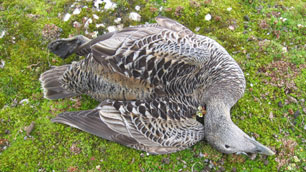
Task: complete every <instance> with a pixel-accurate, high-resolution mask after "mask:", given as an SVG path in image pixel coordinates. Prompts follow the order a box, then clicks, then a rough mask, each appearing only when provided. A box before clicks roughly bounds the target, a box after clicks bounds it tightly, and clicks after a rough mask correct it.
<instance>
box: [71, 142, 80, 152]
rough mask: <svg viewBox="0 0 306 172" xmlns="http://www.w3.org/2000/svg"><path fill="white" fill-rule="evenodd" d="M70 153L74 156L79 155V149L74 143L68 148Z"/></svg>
mask: <svg viewBox="0 0 306 172" xmlns="http://www.w3.org/2000/svg"><path fill="white" fill-rule="evenodd" d="M70 151H71V152H72V153H74V154H79V153H81V149H80V148H79V147H77V144H76V143H73V144H72V145H71V147H70Z"/></svg>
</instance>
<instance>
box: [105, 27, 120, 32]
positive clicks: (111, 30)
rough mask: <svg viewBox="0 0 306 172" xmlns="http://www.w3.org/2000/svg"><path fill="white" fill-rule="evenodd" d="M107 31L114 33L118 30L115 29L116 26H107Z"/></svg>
mask: <svg viewBox="0 0 306 172" xmlns="http://www.w3.org/2000/svg"><path fill="white" fill-rule="evenodd" d="M107 30H108V31H109V32H115V31H117V30H118V28H117V27H116V26H108V27H107Z"/></svg>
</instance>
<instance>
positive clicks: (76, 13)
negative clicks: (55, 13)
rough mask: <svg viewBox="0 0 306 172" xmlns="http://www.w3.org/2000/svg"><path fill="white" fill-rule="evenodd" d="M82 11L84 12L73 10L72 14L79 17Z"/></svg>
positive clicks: (78, 9)
mask: <svg viewBox="0 0 306 172" xmlns="http://www.w3.org/2000/svg"><path fill="white" fill-rule="evenodd" d="M81 10H82V9H80V8H76V9H74V10H73V12H72V14H73V15H78V14H80V13H81Z"/></svg>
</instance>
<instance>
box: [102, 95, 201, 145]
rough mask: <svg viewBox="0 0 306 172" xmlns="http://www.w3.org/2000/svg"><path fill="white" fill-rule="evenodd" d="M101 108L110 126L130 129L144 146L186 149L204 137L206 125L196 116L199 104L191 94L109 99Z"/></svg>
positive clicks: (105, 120)
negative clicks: (191, 101)
mask: <svg viewBox="0 0 306 172" xmlns="http://www.w3.org/2000/svg"><path fill="white" fill-rule="evenodd" d="M181 101H185V102H181ZM188 104H189V106H188ZM111 107H114V108H115V109H116V110H117V111H118V112H117V113H116V111H115V110H114V109H113V110H112V108H111ZM97 109H101V110H100V117H101V120H102V121H103V122H105V123H107V124H108V126H109V127H110V128H112V129H113V130H116V132H118V133H126V134H127V135H129V136H131V137H132V138H135V139H136V140H138V142H139V143H141V144H142V145H143V146H148V145H151V146H152V144H153V145H155V146H158V147H165V148H166V147H169V148H170V147H172V148H180V149H182V148H187V147H189V146H191V145H193V144H195V143H196V142H198V141H200V140H202V139H203V137H204V131H203V125H202V124H201V123H199V122H198V121H196V119H195V114H196V111H197V108H196V107H194V106H192V105H191V104H190V101H189V100H188V98H187V99H186V98H183V97H182V98H159V99H155V100H137V101H113V100H108V101H105V102H104V103H103V105H101V106H99V107H97ZM139 140H141V141H139ZM146 142H147V143H146ZM138 146H139V145H138ZM180 149H178V150H180Z"/></svg>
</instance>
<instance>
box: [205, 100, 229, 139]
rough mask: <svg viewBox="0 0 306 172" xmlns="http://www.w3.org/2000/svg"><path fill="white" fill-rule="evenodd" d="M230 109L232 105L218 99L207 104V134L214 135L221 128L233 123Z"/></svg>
mask: <svg viewBox="0 0 306 172" xmlns="http://www.w3.org/2000/svg"><path fill="white" fill-rule="evenodd" d="M230 109H231V106H230V105H228V104H226V103H225V102H223V101H221V100H218V99H214V100H211V101H209V102H207V104H206V114H205V119H204V126H205V132H207V133H212V132H213V131H214V130H216V129H218V128H220V127H221V126H223V125H225V124H228V123H232V120H231V116H230Z"/></svg>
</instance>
